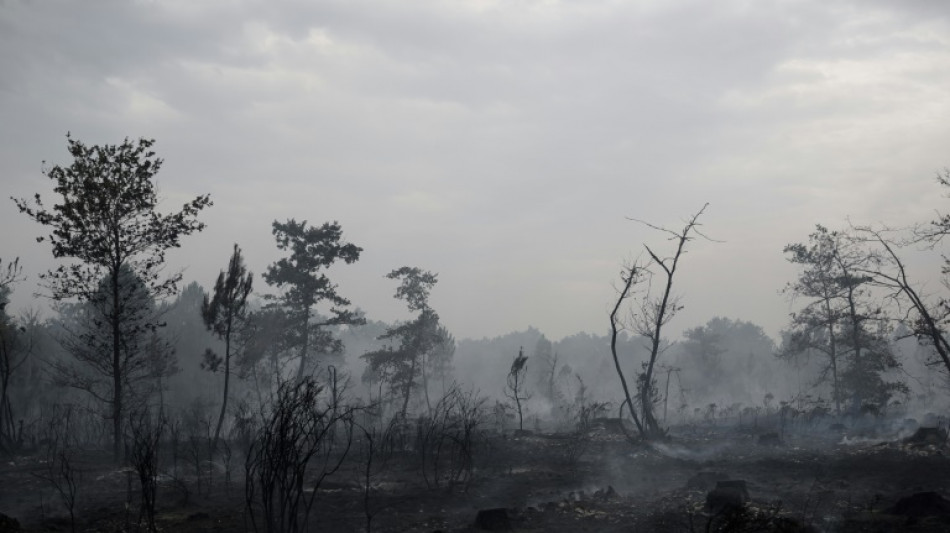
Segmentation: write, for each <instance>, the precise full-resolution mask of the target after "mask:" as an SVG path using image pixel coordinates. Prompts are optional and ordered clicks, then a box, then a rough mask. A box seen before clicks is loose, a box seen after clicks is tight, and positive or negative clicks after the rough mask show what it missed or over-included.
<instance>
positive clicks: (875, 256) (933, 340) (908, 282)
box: [854, 226, 950, 373]
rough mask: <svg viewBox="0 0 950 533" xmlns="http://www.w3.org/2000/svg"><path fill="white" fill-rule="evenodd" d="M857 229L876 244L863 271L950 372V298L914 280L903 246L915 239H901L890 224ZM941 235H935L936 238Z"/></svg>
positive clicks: (856, 230) (862, 235)
mask: <svg viewBox="0 0 950 533" xmlns="http://www.w3.org/2000/svg"><path fill="white" fill-rule="evenodd" d="M854 230H855V232H856V233H857V235H858V236H859V237H862V238H863V239H864V240H865V242H866V243H868V244H870V245H872V246H873V248H871V249H870V250H869V251H868V253H869V256H870V257H869V259H870V260H869V261H868V263H867V265H866V266H862V267H861V268H860V269H859V270H860V272H862V273H864V274H866V275H868V276H869V277H870V278H871V280H872V281H871V283H872V284H873V285H874V286H876V287H878V288H881V289H883V290H884V291H885V292H886V296H887V297H888V298H889V299H890V300H891V301H892V302H894V303H895V304H896V306H897V308H898V310H899V313H900V319H901V320H902V321H903V322H905V323H907V324H910V326H911V331H912V332H913V334H914V335H915V336H916V337H917V338H918V339H919V340H920V341H922V342H925V343H926V344H928V345H930V346H931V347H933V349H934V351H935V352H936V355H937V357H938V358H939V362H940V363H942V364H943V367H944V368H945V369H946V370H947V372H948V373H950V340H948V337H947V329H946V327H947V324H948V323H950V302H948V300H947V299H946V298H935V297H933V296H932V295H929V294H926V293H925V292H923V290H922V289H921V288H920V286H919V285H918V284H916V283H915V282H914V281H912V279H911V277H910V275H909V273H908V269H907V265H906V262H905V261H904V259H903V258H902V257H901V254H900V250H901V248H903V247H905V246H908V245H910V244H912V243H913V242H914V241H913V240H908V239H906V238H905V239H901V238H900V237H899V236H895V233H896V232H895V231H894V230H891V229H888V228H883V229H875V228H871V227H869V226H858V227H855V228H854ZM941 237H942V236H941V235H934V236H933V238H934V239H935V241H934V242H936V241H939V239H940V238H941ZM948 273H950V270H948V269H947V268H946V267H944V274H948ZM944 284H945V285H947V282H946V281H944Z"/></svg>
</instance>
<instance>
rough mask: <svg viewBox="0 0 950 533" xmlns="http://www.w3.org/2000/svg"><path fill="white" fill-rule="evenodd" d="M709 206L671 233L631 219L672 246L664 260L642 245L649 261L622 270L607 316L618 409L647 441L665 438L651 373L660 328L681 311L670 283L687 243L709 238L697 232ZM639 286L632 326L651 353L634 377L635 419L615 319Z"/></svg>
mask: <svg viewBox="0 0 950 533" xmlns="http://www.w3.org/2000/svg"><path fill="white" fill-rule="evenodd" d="M708 206H709V204H705V205H703V207H702V208H701V209H700V210H699V211H697V212H696V214H694V215H693V216H692V217H690V218H689V219H687V220H686V222H685V225H684V226H683V228H682V229H680V230H671V229H667V228H665V227H662V226H656V225H653V224H650V223H648V222H644V221H642V220H637V219H631V220H634V221H636V222H639V223H641V224H643V225H645V226H647V227H649V228H651V229H654V230H657V231H659V232H661V233H664V234H666V235H668V236H669V240H671V241H673V242H674V243H675V250H674V252H673V254H672V255H670V256H663V257H661V256H660V255H659V254H658V253H656V252H655V251H654V250H653V249H652V248H650V247H649V246H647V245H646V244H644V248H645V249H646V253H647V255H648V256H649V261H648V262H646V263H645V264H643V265H641V264H634V265H632V266H630V267H627V268H625V269H624V270H623V272H622V273H621V281H622V283H623V287H622V288H621V290H620V291H619V295H618V297H617V301H616V303H615V305H614V308H613V311H612V312H611V313H610V326H611V332H612V335H611V352H612V354H613V356H614V365H615V366H616V369H617V373H618V375H619V376H620V381H621V384H622V385H623V392H624V402H623V403H621V406H620V409H621V412H622V411H623V406H624V405H625V404H626V405H627V406H628V407H629V409H630V413H631V417H632V418H633V420H634V423H635V424H636V426H637V429H638V430H639V432H640V435H641V437H644V438H647V439H654V438H659V437H662V436H663V435H664V432H663V430H662V429H661V428H660V424H659V422H658V421H657V419H656V415H655V414H654V403H655V400H656V399H657V398H658V393H657V389H656V384H655V381H656V377H655V376H654V372H655V370H656V368H657V361H658V360H659V358H660V356H661V355H662V352H663V349H662V348H663V346H662V339H663V337H662V334H663V328H664V326H666V325H667V324H668V323H669V322H670V320H672V319H673V317H674V316H676V313H677V312H678V311H679V310H680V309H682V305H681V304H680V303H679V298H677V297H676V296H675V295H674V294H673V281H674V278H675V275H676V270H677V268H678V267H679V263H680V259H681V258H682V256H683V254H684V253H685V251H686V244H687V243H689V242H690V241H692V240H694V239H695V236H696V235H698V236H700V237H703V238H706V239H707V240H708V237H706V236H705V235H703V234H702V233H701V232H700V231H699V226H700V224H699V217H700V216H701V215H702V214H703V212H704V211H705V210H706V207H708ZM655 277H658V278H659V284H658V285H659V287H660V289H659V290H660V294H659V296H656V295H654V294H651V291H650V288H652V286H654V278H655ZM641 283H646V285H647V286H648V287H647V289H646V291H645V294H644V295H643V297H642V299H641V301H640V305H639V309H638V310H637V312H635V313H634V314H633V320H632V327H633V329H634V331H635V332H636V333H637V334H639V335H640V336H642V337H644V338H646V339H647V341H648V347H649V350H650V353H649V358H648V359H647V360H646V361H645V362H644V363H643V371H642V372H641V373H640V374H639V375H638V376H637V384H638V385H637V400H638V406H639V410H640V416H639V417H637V415H636V412H635V411H636V409H635V406H636V405H637V404H635V403H634V401H633V398H632V397H631V394H630V388H629V386H628V384H627V380H626V377H625V376H624V373H623V370H622V368H621V365H620V360H619V357H618V355H617V334H618V332H619V330H620V329H622V327H621V325H620V318H619V317H618V313H619V311H620V308H621V306H622V304H623V302H624V301H625V300H627V299H628V298H631V297H632V296H633V290H634V288H635V287H636V286H637V285H639V284H641Z"/></svg>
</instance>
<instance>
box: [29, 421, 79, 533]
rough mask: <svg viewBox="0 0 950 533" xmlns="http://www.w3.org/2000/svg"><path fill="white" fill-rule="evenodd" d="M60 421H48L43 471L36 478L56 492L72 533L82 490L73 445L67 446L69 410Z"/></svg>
mask: <svg viewBox="0 0 950 533" xmlns="http://www.w3.org/2000/svg"><path fill="white" fill-rule="evenodd" d="M61 414H62V415H63V416H62V417H54V418H51V419H50V420H49V422H48V425H47V427H46V431H45V433H46V434H45V436H44V437H45V438H44V440H45V442H46V449H45V452H46V458H45V466H46V468H45V469H44V470H43V471H42V472H40V473H38V474H36V476H37V477H39V478H41V479H43V480H45V481H46V482H48V483H49V484H50V485H52V486H53V488H54V489H55V490H56V493H57V494H58V495H59V497H60V500H62V502H63V505H64V506H65V507H66V509H67V510H68V511H69V523H70V529H71V531H72V532H73V533H75V532H76V501H77V499H78V496H79V489H80V487H81V486H82V480H83V470H82V469H81V468H79V467H78V465H77V461H76V446H75V442H70V433H71V432H70V430H69V427H70V421H71V418H72V410H71V409H70V408H67V409H66V410H65V411H63V412H62V413H61Z"/></svg>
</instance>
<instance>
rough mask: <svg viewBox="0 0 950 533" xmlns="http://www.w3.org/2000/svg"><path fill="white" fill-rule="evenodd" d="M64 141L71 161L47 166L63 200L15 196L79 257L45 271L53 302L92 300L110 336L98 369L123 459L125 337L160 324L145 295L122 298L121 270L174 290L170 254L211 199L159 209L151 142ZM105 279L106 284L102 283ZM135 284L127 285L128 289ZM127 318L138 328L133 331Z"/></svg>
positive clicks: (146, 286) (155, 294)
mask: <svg viewBox="0 0 950 533" xmlns="http://www.w3.org/2000/svg"><path fill="white" fill-rule="evenodd" d="M66 140H67V145H68V150H69V153H70V155H71V156H72V157H73V162H72V164H70V165H69V166H60V165H56V166H54V167H52V168H51V169H49V170H47V171H45V174H46V176H47V177H48V178H49V179H51V180H53V181H54V182H55V188H54V191H55V193H56V194H57V195H58V196H59V197H60V200H59V202H60V203H57V204H55V205H53V207H52V208H51V209H47V208H46V206H45V205H44V204H43V202H42V200H41V198H40V195H39V194H36V195H35V196H34V198H33V199H32V201H28V200H26V199H15V198H14V199H13V200H14V202H15V203H16V205H17V207H18V208H19V210H20V212H22V213H24V214H26V215H27V216H29V217H30V218H32V219H33V220H35V221H36V222H38V223H40V224H42V225H44V226H48V227H50V229H51V232H50V234H49V235H48V236H46V237H40V238H38V240H39V241H43V240H48V241H49V242H50V244H51V246H52V252H53V256H54V257H56V258H57V259H73V260H75V262H72V263H68V264H63V265H60V266H59V267H58V268H56V269H55V270H50V271H48V272H46V273H45V274H41V279H42V280H43V281H44V283H45V285H46V287H47V288H48V289H49V290H50V292H51V296H52V297H53V299H55V300H74V299H75V300H79V301H85V302H90V303H92V304H93V308H94V310H95V312H96V313H98V317H96V318H95V319H94V320H96V321H98V322H99V323H101V324H102V326H103V327H104V329H105V330H106V331H105V333H106V334H107V335H108V336H109V339H110V341H111V342H110V344H111V346H110V347H109V348H110V349H109V351H108V352H105V353H101V354H99V357H101V358H102V359H103V360H102V363H103V364H102V365H98V366H95V367H94V370H95V371H96V372H98V373H100V375H103V376H105V377H108V378H109V380H110V381H111V385H110V387H111V390H110V391H109V394H108V395H109V399H108V403H109V404H111V410H112V412H111V418H112V422H113V439H112V451H113V456H114V458H115V460H118V459H119V452H120V445H121V442H122V420H123V418H124V416H123V415H124V413H125V412H126V410H125V404H124V403H123V398H124V394H125V391H124V387H125V384H126V378H127V377H128V373H129V371H130V370H129V368H130V365H129V364H128V358H129V357H136V355H135V354H133V353H130V352H129V348H130V343H129V339H128V335H130V334H132V333H134V332H137V331H140V330H154V328H156V327H158V326H159V325H160V321H159V319H158V317H157V316H154V315H153V316H151V317H148V318H146V317H145V316H143V313H142V309H140V308H138V307H136V306H137V305H140V304H141V302H142V300H136V301H127V300H126V299H125V296H127V295H126V294H123V293H124V290H123V285H122V279H123V275H122V272H123V270H125V271H127V272H129V273H130V274H131V275H132V277H133V278H135V279H137V280H139V282H140V283H141V287H142V289H143V290H144V291H145V293H146V294H147V295H148V296H149V297H152V298H159V297H165V296H168V295H171V294H173V293H174V292H175V290H176V288H177V284H178V282H179V281H180V280H181V274H180V273H177V274H174V275H172V276H170V277H163V276H162V272H161V269H162V266H163V264H164V262H165V253H166V251H167V250H168V249H170V248H177V247H179V246H180V243H181V238H182V237H183V236H186V235H190V234H192V233H195V232H199V231H201V230H202V229H204V223H201V222H199V221H198V220H197V215H198V213H199V212H200V211H201V210H202V209H204V208H206V207H208V206H209V205H211V200H210V199H209V197H208V196H207V195H201V196H197V197H196V198H194V199H193V200H191V201H190V202H188V203H186V204H184V205H183V206H182V208H181V209H180V210H179V211H176V212H173V213H170V214H161V213H159V212H158V211H157V208H158V204H159V198H158V194H157V191H156V189H155V182H154V178H155V175H156V174H157V173H158V171H159V169H160V168H161V165H162V160H161V159H159V158H157V157H156V156H155V153H154V152H153V151H151V147H152V145H153V144H154V142H155V141H154V140H150V139H140V140H138V141H137V142H132V141H130V140H129V139H128V138H126V139H125V141H124V142H123V143H122V144H120V145H102V146H86V145H85V144H83V143H82V142H80V141H77V140H74V139H72V138H71V137H70V136H69V135H67V137H66ZM103 282H105V283H106V284H107V286H105V287H104V286H102V285H101V283H103ZM133 285H135V284H134V283H133V284H129V285H127V287H126V290H129V289H130V288H131V287H132V286H133ZM130 323H137V325H135V326H134V327H132V328H129V326H130Z"/></svg>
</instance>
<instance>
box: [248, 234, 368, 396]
mask: <svg viewBox="0 0 950 533" xmlns="http://www.w3.org/2000/svg"><path fill="white" fill-rule="evenodd" d="M272 233H273V234H274V238H275V239H277V248H279V249H280V250H286V251H288V252H289V253H290V255H288V256H287V257H284V258H282V259H280V260H278V261H277V262H275V263H273V264H272V265H270V266H269V267H268V268H267V271H266V272H265V273H264V281H266V282H267V284H268V285H271V286H273V287H276V288H278V289H283V292H282V293H281V294H280V296H278V297H277V300H279V301H280V303H281V304H282V305H283V306H284V307H285V308H286V310H287V312H288V313H289V314H290V317H289V318H290V321H291V324H292V325H291V329H290V330H289V331H288V332H287V334H288V336H289V337H290V340H291V345H292V346H296V347H298V348H299V350H300V355H299V356H300V366H299V367H298V368H297V382H298V383H299V382H300V381H301V380H302V379H303V377H304V376H305V375H307V367H308V364H309V358H310V351H311V349H315V350H317V351H318V352H319V353H339V352H341V351H342V349H343V346H342V343H341V342H340V341H339V339H336V338H334V337H333V336H332V334H331V333H330V332H329V331H328V330H326V329H324V328H325V327H326V326H333V325H359V324H363V323H364V322H365V320H364V319H363V318H362V317H360V316H358V315H357V314H356V313H354V312H353V311H351V310H348V309H344V308H345V307H346V306H348V305H350V301H349V300H347V299H346V298H344V297H342V296H340V295H339V293H337V286H336V285H335V284H333V283H331V282H330V278H328V277H327V275H326V273H325V272H324V270H325V269H326V268H328V267H329V266H330V265H332V264H333V263H335V262H336V261H337V260H342V261H344V262H345V263H347V264H349V263H353V262H355V261H357V260H358V259H359V258H360V252H362V251H363V249H362V248H360V247H359V246H356V245H355V244H352V243H348V242H343V240H342V239H343V229H342V228H341V227H340V224H339V223H337V222H333V223H329V222H328V223H324V224H323V225H322V226H319V227H316V226H309V227H308V226H307V221H306V220H305V221H303V222H297V221H296V220H294V219H290V220H288V221H287V222H284V223H280V222H277V221H276V220H275V221H274V224H273V231H272ZM321 302H329V304H330V306H331V307H330V316H329V317H328V318H326V319H324V320H322V321H320V322H316V323H312V322H311V319H312V318H314V317H315V316H316V310H315V309H314V308H315V306H316V305H317V304H319V303H321Z"/></svg>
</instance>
